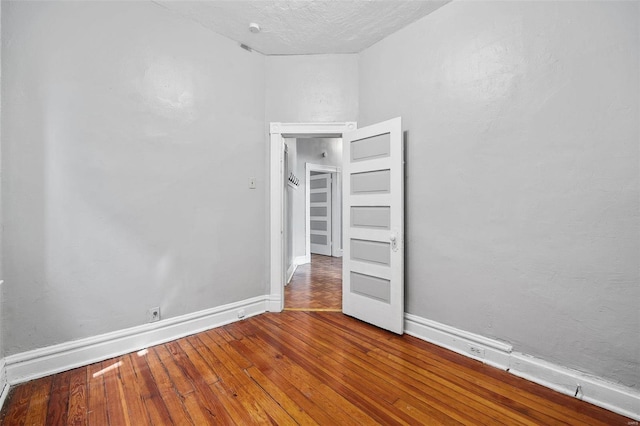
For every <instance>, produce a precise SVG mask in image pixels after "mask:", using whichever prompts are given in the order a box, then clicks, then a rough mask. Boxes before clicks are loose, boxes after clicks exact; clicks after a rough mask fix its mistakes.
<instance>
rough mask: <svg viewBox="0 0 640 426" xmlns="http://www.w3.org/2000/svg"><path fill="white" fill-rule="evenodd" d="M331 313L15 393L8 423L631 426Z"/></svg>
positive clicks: (156, 351)
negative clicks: (557, 425)
mask: <svg viewBox="0 0 640 426" xmlns="http://www.w3.org/2000/svg"><path fill="white" fill-rule="evenodd" d="M630 422H631V420H630V419H627V418H625V417H622V416H619V415H616V414H613V413H611V412H609V411H606V410H604V409H601V408H598V407H595V406H593V405H590V404H587V403H585V402H582V401H579V400H577V399H575V398H571V397H568V396H565V395H561V394H559V393H556V392H554V391H551V390H549V389H546V388H543V387H542V386H538V385H536V384H534V383H531V382H528V381H526V380H523V379H519V378H517V377H515V376H512V375H510V374H508V373H506V372H503V371H500V370H498V369H495V368H492V367H489V366H486V365H483V364H482V363H480V362H477V361H474V360H471V359H469V358H466V357H464V356H461V355H458V354H455V353H453V352H450V351H447V350H445V349H442V348H439V347H437V346H434V345H431V344H429V343H426V342H424V341H421V340H419V339H416V338H413V337H410V336H407V335H404V336H397V335H394V334H392V333H389V332H386V331H383V330H380V329H377V328H375V327H372V326H369V325H367V324H364V323H362V322H359V321H357V320H355V319H352V318H350V317H347V316H345V315H343V314H341V313H335V312H298V311H295V312H283V313H280V314H276V313H267V314H262V315H259V316H256V317H253V318H248V319H246V320H244V321H240V322H237V323H233V324H230V325H227V326H224V327H220V328H217V329H213V330H209V331H207V332H203V333H199V334H196V335H193V336H189V337H186V338H183V339H179V340H176V341H173V342H169V343H166V344H163V345H159V346H155V347H152V348H148V349H147V350H143V351H140V352H138V353H132V354H128V355H125V356H121V357H118V358H114V359H111V360H108V361H104V362H101V363H97V364H93V365H90V366H87V367H83V368H77V369H75V370H71V371H67V372H64V373H60V374H56V375H53V376H49V377H45V378H42V379H38V380H34V381H31V382H28V383H24V384H22V385H19V386H16V387H15V388H13V389H12V390H11V393H10V396H9V398H8V400H7V402H6V403H5V408H4V409H3V411H2V413H1V415H0V423H1V424H3V425H23V424H27V425H43V424H47V425H64V424H73V425H87V424H88V425H172V424H179V425H206V424H239V425H250V424H278V425H289V424H305V425H307V424H321V425H366V424H410V425H416V424H427V425H432V424H446V425H449V424H469V425H475V424H487V425H493V424H508V425H556V424H569V425H625V426H626V425H628V424H632V423H630Z"/></svg>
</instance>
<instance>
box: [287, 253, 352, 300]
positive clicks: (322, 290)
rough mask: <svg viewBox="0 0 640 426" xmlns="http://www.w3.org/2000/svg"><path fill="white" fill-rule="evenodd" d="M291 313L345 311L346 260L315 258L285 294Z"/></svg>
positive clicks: (297, 275)
mask: <svg viewBox="0 0 640 426" xmlns="http://www.w3.org/2000/svg"><path fill="white" fill-rule="evenodd" d="M284 301H285V305H284V306H285V310H287V311H336V312H341V311H342V258H340V257H330V256H322V255H318V254H313V255H311V263H307V264H306V265H300V266H298V269H296V272H295V273H294V274H293V278H292V279H291V282H290V283H289V284H288V285H287V286H286V287H285V290H284Z"/></svg>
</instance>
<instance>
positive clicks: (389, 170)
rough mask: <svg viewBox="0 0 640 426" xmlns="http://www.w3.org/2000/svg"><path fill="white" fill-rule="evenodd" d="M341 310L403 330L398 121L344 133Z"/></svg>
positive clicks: (401, 181)
mask: <svg viewBox="0 0 640 426" xmlns="http://www.w3.org/2000/svg"><path fill="white" fill-rule="evenodd" d="M342 145H343V160H342V161H343V167H344V172H343V176H344V179H343V188H344V190H343V193H342V199H343V258H342V311H343V312H344V313H345V314H347V315H351V316H353V317H356V318H358V319H360V320H362V321H365V322H368V323H370V324H373V325H376V326H378V327H381V328H384V329H387V330H390V331H393V332H394V333H398V334H402V332H403V331H404V158H403V143H402V121H401V119H400V117H398V118H394V119H392V120H389V121H385V122H382V123H378V124H374V125H372V126H368V127H364V128H362V129H358V130H355V131H353V132H348V133H344V134H343V144H342Z"/></svg>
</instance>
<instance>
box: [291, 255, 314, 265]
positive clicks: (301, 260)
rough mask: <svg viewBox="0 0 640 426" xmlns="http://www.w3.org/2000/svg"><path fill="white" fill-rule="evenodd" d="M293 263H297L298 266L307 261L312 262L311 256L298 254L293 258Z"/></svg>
mask: <svg viewBox="0 0 640 426" xmlns="http://www.w3.org/2000/svg"><path fill="white" fill-rule="evenodd" d="M293 263H295V264H296V266H300V265H304V264H305V263H311V256H306V255H304V256H298V257H296V258H295V259H294V260H293Z"/></svg>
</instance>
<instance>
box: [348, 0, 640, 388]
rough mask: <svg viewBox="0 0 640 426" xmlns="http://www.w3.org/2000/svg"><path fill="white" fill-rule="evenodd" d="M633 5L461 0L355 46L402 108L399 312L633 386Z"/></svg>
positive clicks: (377, 94)
mask: <svg viewBox="0 0 640 426" xmlns="http://www.w3.org/2000/svg"><path fill="white" fill-rule="evenodd" d="M638 7H639V4H638V3H637V2H452V3H450V4H448V5H446V6H444V7H442V8H440V9H439V10H437V11H436V12H434V13H433V14H431V15H429V16H427V17H425V18H423V19H421V20H419V21H417V22H416V23H414V24H412V25H410V26H409V27H407V28H405V29H403V30H401V31H399V32H397V33H395V34H393V35H392V36H390V37H388V38H386V39H385V40H383V41H381V42H379V43H377V44H376V45H374V46H372V47H371V48H369V49H367V50H365V51H364V52H362V54H361V55H360V89H359V94H360V102H359V105H360V116H359V125H360V126H362V125H367V124H371V123H374V122H377V121H381V120H385V119H389V118H392V117H395V116H402V118H403V126H404V130H405V132H406V150H407V155H406V156H407V165H406V173H407V178H406V200H407V206H406V255H407V259H406V267H407V273H406V279H407V290H406V307H407V311H408V312H410V313H412V314H416V315H419V316H422V317H425V318H429V319H432V320H435V321H438V322H441V323H445V324H449V325H452V326H454V327H457V328H460V329H463V330H467V331H471V332H474V333H478V334H481V335H484V336H488V337H491V338H495V339H499V340H503V341H507V342H510V343H512V344H513V345H514V349H515V350H517V351H519V352H522V353H527V354H530V355H533V356H536V357H539V358H543V359H545V360H548V361H550V362H554V363H557V364H560V365H564V366H567V367H570V368H575V369H578V370H581V371H584V372H587V373H591V374H594V375H596V376H599V377H602V378H606V379H609V380H611V381H614V382H618V383H621V384H623V385H626V386H628V387H632V388H636V389H638V387H640V366H639V364H638V363H639V357H638V354H639V353H640V339H638V329H639V328H640V327H639V325H640V324H639V322H640V319H639V313H638V312H639V311H638V300H640V287H639V286H638V282H640V277H639V276H638V275H639V270H638V259H639V258H640V241H639V239H640V235H639V233H638V232H637V231H638V229H639V227H640V220H639V213H638V212H639V199H638V190H639V187H638V176H639V170H638V168H639V158H638V141H639V140H640V135H639V129H638V116H639V108H638V102H639V99H640V96H639V89H638V84H639V83H638V82H639V80H638V75H640V74H639V69H638V63H639V57H638V55H639V53H638V52H640V46H639V45H638V42H639V38H638V17H639V10H638Z"/></svg>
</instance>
